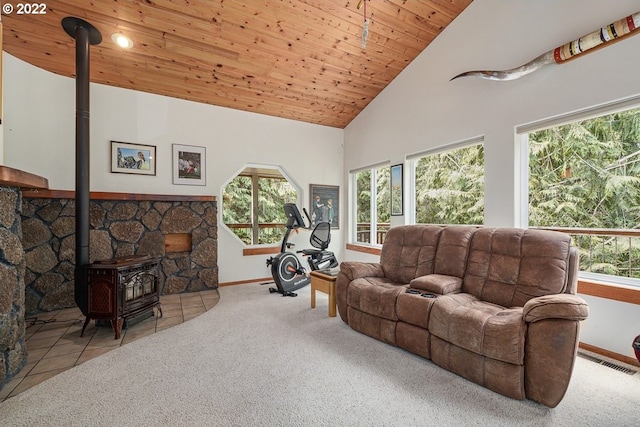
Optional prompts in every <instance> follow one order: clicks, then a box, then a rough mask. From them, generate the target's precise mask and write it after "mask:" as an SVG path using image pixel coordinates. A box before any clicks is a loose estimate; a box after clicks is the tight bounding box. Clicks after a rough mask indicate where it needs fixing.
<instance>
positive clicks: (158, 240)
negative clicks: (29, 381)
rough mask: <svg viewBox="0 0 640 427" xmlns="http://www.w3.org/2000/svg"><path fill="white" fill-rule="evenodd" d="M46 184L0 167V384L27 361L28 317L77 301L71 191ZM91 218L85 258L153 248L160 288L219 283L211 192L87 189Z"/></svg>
mask: <svg viewBox="0 0 640 427" xmlns="http://www.w3.org/2000/svg"><path fill="white" fill-rule="evenodd" d="M47 188H48V182H47V180H46V179H45V178H42V177H39V176H36V175H33V174H29V173H26V172H22V171H19V170H15V169H12V168H8V167H5V166H0V389H1V388H2V386H3V385H4V384H5V383H6V382H8V380H9V379H11V378H12V377H13V376H15V375H16V374H17V373H18V372H20V370H21V369H22V367H23V366H24V364H25V363H26V357H27V349H26V347H25V317H30V316H34V315H36V314H37V313H40V312H43V311H51V310H57V309H60V308H67V307H74V306H75V301H74V270H75V200H74V198H75V194H74V192H73V191H50V190H47ZM36 189H37V191H36ZM90 223H91V230H90V262H93V261H97V260H102V259H109V258H113V257H117V256H126V255H134V254H136V255H151V256H154V257H160V258H161V262H160V281H161V284H160V286H161V294H174V293H182V292H193V291H200V290H206V289H216V288H217V287H218V266H217V253H218V252H217V245H218V238H217V205H216V199H215V197H212V196H167V195H140V194H128V193H91V205H90Z"/></svg>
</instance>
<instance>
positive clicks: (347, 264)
mask: <svg viewBox="0 0 640 427" xmlns="http://www.w3.org/2000/svg"><path fill="white" fill-rule="evenodd" d="M340 272H341V273H343V274H344V275H346V276H347V278H348V279H349V281H352V280H355V279H360V278H361V277H384V270H383V269H382V265H380V264H379V263H377V262H357V261H343V262H341V263H340Z"/></svg>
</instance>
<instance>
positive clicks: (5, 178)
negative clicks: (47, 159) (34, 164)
mask: <svg viewBox="0 0 640 427" xmlns="http://www.w3.org/2000/svg"><path fill="white" fill-rule="evenodd" d="M0 187H18V188H37V189H48V188H49V180H48V179H47V178H43V177H41V176H38V175H34V174H32V173H29V172H24V171H21V170H18V169H13V168H10V167H7V166H2V165H0Z"/></svg>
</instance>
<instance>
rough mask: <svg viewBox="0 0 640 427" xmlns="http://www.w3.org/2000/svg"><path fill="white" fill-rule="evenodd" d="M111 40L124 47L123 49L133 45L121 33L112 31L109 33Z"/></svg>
mask: <svg viewBox="0 0 640 427" xmlns="http://www.w3.org/2000/svg"><path fill="white" fill-rule="evenodd" d="M111 40H113V42H114V43H115V44H117V45H118V46H120V47H122V48H125V49H129V48H130V47H132V46H133V41H132V40H131V39H130V38H129V37H127V36H125V35H124V34H122V33H114V34H112V35H111Z"/></svg>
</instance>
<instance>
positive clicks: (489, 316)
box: [429, 293, 526, 365]
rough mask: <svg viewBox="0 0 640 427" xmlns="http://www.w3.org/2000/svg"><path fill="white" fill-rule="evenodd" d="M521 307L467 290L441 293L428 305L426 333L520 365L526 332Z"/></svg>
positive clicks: (522, 360) (522, 359)
mask: <svg viewBox="0 0 640 427" xmlns="http://www.w3.org/2000/svg"><path fill="white" fill-rule="evenodd" d="M522 310H523V309H522V307H515V308H505V307H501V306H499V305H495V304H492V303H489V302H486V301H480V300H479V299H478V298H476V297H475V296H474V295H471V294H466V293H460V294H450V295H443V296H440V297H438V298H436V299H435V301H434V302H433V305H432V306H431V314H430V317H429V332H431V334H433V335H435V336H437V337H439V338H441V339H443V340H445V341H447V342H450V343H451V344H454V345H456V346H458V347H461V348H464V349H466V350H469V351H472V352H474V353H477V354H480V355H482V356H486V357H490V358H492V359H496V360H501V361H503V362H507V363H511V364H515V365H522V364H523V363H524V339H525V334H526V325H525V323H524V320H523V316H522Z"/></svg>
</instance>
